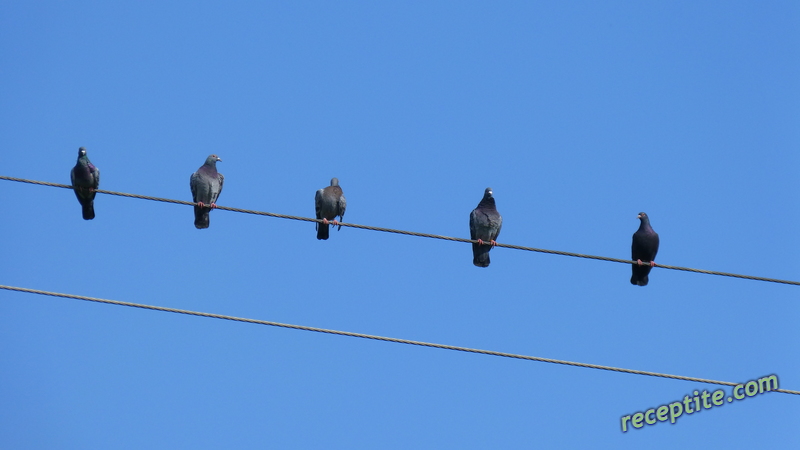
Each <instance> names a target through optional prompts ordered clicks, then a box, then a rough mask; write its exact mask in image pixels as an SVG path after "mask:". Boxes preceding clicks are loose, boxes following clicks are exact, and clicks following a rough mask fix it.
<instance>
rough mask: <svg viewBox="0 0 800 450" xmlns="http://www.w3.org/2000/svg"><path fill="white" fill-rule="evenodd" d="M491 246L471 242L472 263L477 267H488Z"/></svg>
mask: <svg viewBox="0 0 800 450" xmlns="http://www.w3.org/2000/svg"><path fill="white" fill-rule="evenodd" d="M491 248H492V247H490V246H488V245H480V244H472V264H475V265H476V266H477V267H489V263H490V262H491V261H490V260H489V250H491Z"/></svg>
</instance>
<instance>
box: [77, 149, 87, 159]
mask: <svg viewBox="0 0 800 450" xmlns="http://www.w3.org/2000/svg"><path fill="white" fill-rule="evenodd" d="M83 156H86V147H81V148H79V149H78V158H80V157H83Z"/></svg>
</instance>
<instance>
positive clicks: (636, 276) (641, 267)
mask: <svg viewBox="0 0 800 450" xmlns="http://www.w3.org/2000/svg"><path fill="white" fill-rule="evenodd" d="M636 217H638V218H639V220H640V221H641V222H642V223H641V224H640V225H639V229H638V230H636V233H633V244H631V260H633V261H637V262H638V264H636V265H631V268H632V269H633V275H631V284H634V285H638V286H647V282H648V281H650V280H649V279H648V277H647V275H648V274H649V273H650V269H652V268H653V267H654V266H655V265H656V262H655V259H656V253H658V233H656V232H655V231H653V227H651V226H650V218H649V217H647V214H645V213H643V212H641V213H639V215H638V216H636Z"/></svg>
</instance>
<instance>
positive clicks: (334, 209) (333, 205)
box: [314, 178, 347, 239]
mask: <svg viewBox="0 0 800 450" xmlns="http://www.w3.org/2000/svg"><path fill="white" fill-rule="evenodd" d="M314 208H315V209H316V210H317V219H318V220H322V221H323V223H319V222H317V239H328V233H329V230H328V221H329V220H333V226H336V225H339V222H338V221H337V220H336V216H339V220H341V219H343V218H344V210H345V209H347V200H345V198H344V193H343V192H342V188H341V187H339V179H338V178H333V179H331V185H330V186H328V187H326V188H324V189H320V190H318V191H317V194H316V195H315V196H314ZM339 229H340V230H341V229H342V226H341V225H339Z"/></svg>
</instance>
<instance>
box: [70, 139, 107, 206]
mask: <svg viewBox="0 0 800 450" xmlns="http://www.w3.org/2000/svg"><path fill="white" fill-rule="evenodd" d="M69 177H70V179H71V180H72V190H74V191H75V196H76V197H78V201H79V202H81V206H82V207H83V218H84V220H92V219H94V196H95V195H97V192H96V191H95V190H96V189H97V187H98V186H100V169H98V168H97V167H95V166H94V164H92V162H91V161H89V157H88V156H86V148H85V147H81V148H79V149H78V162H77V163H76V164H75V167H73V168H72V171H71V172H70V174H69Z"/></svg>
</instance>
